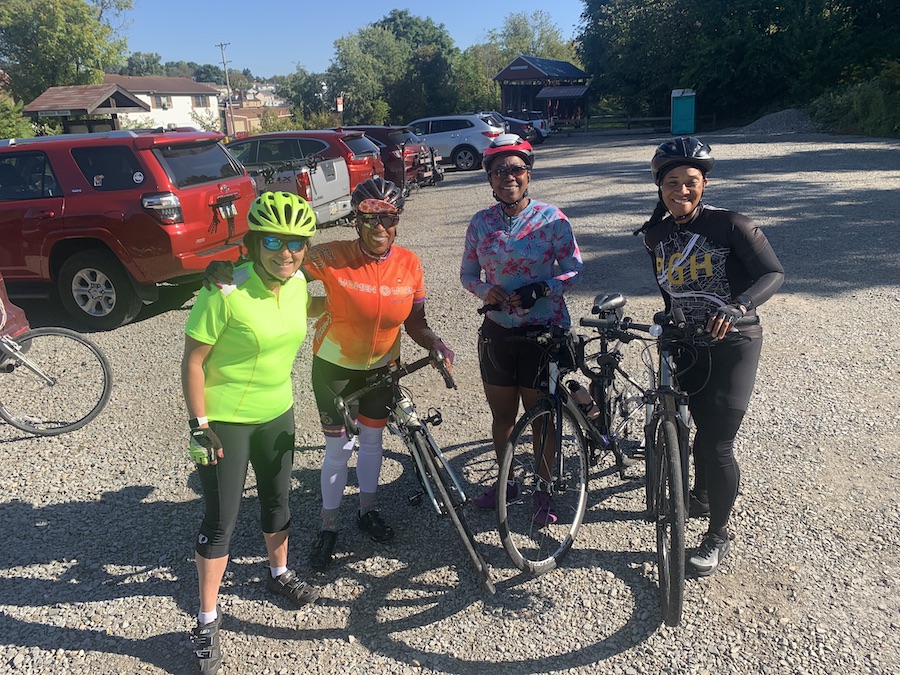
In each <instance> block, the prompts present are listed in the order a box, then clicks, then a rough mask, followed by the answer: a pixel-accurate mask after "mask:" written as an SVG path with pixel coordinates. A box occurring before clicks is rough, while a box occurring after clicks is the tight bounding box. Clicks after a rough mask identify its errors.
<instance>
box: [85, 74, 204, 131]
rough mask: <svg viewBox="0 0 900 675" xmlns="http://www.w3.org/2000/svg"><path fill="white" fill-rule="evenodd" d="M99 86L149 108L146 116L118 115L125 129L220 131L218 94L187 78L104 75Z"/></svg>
mask: <svg viewBox="0 0 900 675" xmlns="http://www.w3.org/2000/svg"><path fill="white" fill-rule="evenodd" d="M103 82H104V84H115V85H118V86H119V87H121V88H122V89H125V90H127V91H128V92H129V93H131V94H132V95H133V96H134V97H136V98H137V99H139V100H141V101H143V102H144V103H146V104H147V105H149V106H150V111H149V112H148V113H146V114H133V113H129V114H128V115H120V117H121V118H122V119H123V121H125V120H126V119H127V122H126V123H127V125H128V126H134V125H139V126H142V127H167V126H169V125H173V126H176V127H197V128H204V129H210V128H211V127H212V128H215V129H216V130H221V129H222V122H221V114H220V112H219V92H218V91H217V90H216V88H215V87H213V86H211V85H209V84H204V83H202V82H195V81H194V80H191V79H190V78H187V77H147V76H134V75H104V76H103Z"/></svg>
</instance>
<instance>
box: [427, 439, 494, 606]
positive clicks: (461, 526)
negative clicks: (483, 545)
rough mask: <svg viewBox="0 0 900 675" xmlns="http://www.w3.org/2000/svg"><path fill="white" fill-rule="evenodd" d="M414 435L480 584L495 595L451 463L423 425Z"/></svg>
mask: <svg viewBox="0 0 900 675" xmlns="http://www.w3.org/2000/svg"><path fill="white" fill-rule="evenodd" d="M412 438H413V442H414V443H415V444H416V450H417V451H418V453H419V456H420V457H421V458H422V463H423V464H424V467H425V473H426V474H428V476H430V477H431V479H432V482H433V483H434V487H435V488H437V496H438V497H439V498H440V500H441V503H442V506H443V511H444V513H445V514H447V515H448V516H449V517H450V521H451V522H452V523H453V526H454V527H455V528H456V532H457V533H458V534H459V538H460V539H461V540H462V543H463V547H464V548H465V549H466V553H468V554H469V557H470V558H471V559H472V562H473V563H474V565H475V569H476V571H477V572H478V576H479V578H480V579H481V585H482V586H483V587H484V589H485V590H486V591H487V592H488V593H490V594H491V595H493V594H494V593H496V592H497V589H496V587H495V586H494V582H493V581H491V572H490V569H488V566H487V563H486V562H485V561H484V558H482V557H481V553H480V552H479V551H478V542H477V541H475V537H474V535H473V534H472V531H471V530H470V529H469V524H468V523H467V522H466V518H465V516H464V515H463V513H462V508H463V506H464V503H463V499H462V497H461V496H460V494H459V491H458V490H457V489H456V485H455V484H454V482H453V479H452V478H451V477H450V476H449V474H448V471H449V469H448V467H447V466H446V465H445V464H444V462H443V461H442V460H441V459H440V458H438V457H437V453H436V452H435V451H434V450H433V449H432V447H431V444H430V443H429V441H428V439H427V438H426V437H425V434H424V433H423V432H422V430H421V429H419V430H416V431H415V432H414V433H413V437H412Z"/></svg>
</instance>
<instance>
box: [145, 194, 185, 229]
mask: <svg viewBox="0 0 900 675" xmlns="http://www.w3.org/2000/svg"><path fill="white" fill-rule="evenodd" d="M141 204H142V205H143V207H144V208H145V209H147V212H148V213H150V214H151V215H152V216H153V217H154V218H156V219H157V220H158V221H159V222H161V223H163V224H164V225H178V224H179V223H183V222H184V216H182V214H181V200H180V199H178V197H177V196H176V195H174V194H172V193H171V192H158V193H156V194H149V195H144V196H143V197H141Z"/></svg>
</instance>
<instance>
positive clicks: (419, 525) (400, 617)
mask: <svg viewBox="0 0 900 675" xmlns="http://www.w3.org/2000/svg"><path fill="white" fill-rule="evenodd" d="M786 117H789V118H790V119H787V120H782V122H783V123H784V124H783V125H782V126H781V127H777V128H776V127H775V126H774V125H773V124H770V125H769V126H768V127H766V130H765V131H763V130H762V129H763V127H761V126H756V128H751V129H750V130H749V131H747V130H734V131H730V132H722V133H719V134H713V135H706V136H704V140H706V141H707V142H709V143H710V144H711V145H712V147H713V149H714V153H715V155H716V157H717V158H718V159H719V163H718V164H717V166H716V169H715V171H714V173H713V174H712V175H711V176H710V178H711V182H710V186H709V188H708V192H707V198H708V201H709V202H710V203H712V204H716V205H721V206H725V207H728V208H732V209H735V210H738V211H742V212H745V213H747V214H749V215H751V216H753V217H754V218H755V219H756V220H757V222H758V223H759V224H760V225H761V226H763V227H764V228H765V230H766V233H767V234H768V236H769V238H770V239H771V241H772V243H773V245H774V246H775V249H776V251H778V253H779V255H780V257H781V260H782V262H783V263H784V265H785V268H786V270H787V280H786V282H785V285H784V287H783V289H782V291H781V292H780V293H779V294H778V295H777V296H776V297H775V298H773V299H772V300H771V301H770V302H768V303H767V304H766V305H764V307H763V308H762V310H761V315H762V318H763V323H764V325H765V329H766V344H765V347H764V352H763V362H762V365H761V370H760V375H759V378H758V382H757V391H756V394H755V396H754V399H753V401H752V403H751V409H750V411H749V413H748V416H747V418H746V422H745V425H744V428H743V430H742V433H741V435H740V437H739V443H738V448H737V453H738V457H739V459H740V461H741V467H742V472H743V485H742V491H741V496H740V497H739V499H738V503H737V507H736V511H735V517H734V523H733V524H734V531H735V534H736V539H735V541H734V546H733V548H732V553H731V555H730V556H729V558H728V559H727V560H726V561H725V563H724V564H723V566H722V568H721V569H720V571H719V572H718V573H717V574H715V575H714V576H712V577H710V578H706V579H699V580H698V579H691V580H688V582H687V587H686V598H685V612H684V619H683V621H682V623H681V625H680V626H678V627H677V628H669V627H666V626H663V625H660V614H659V610H658V603H657V595H656V586H655V578H654V574H655V572H654V567H655V554H654V539H653V531H652V529H651V528H650V527H649V526H648V525H647V524H645V523H644V522H643V521H642V519H641V509H642V500H643V491H642V486H641V482H640V480H634V481H630V482H621V481H619V480H618V478H617V477H614V476H613V475H612V472H611V471H610V470H609V465H608V463H607V464H606V465H604V466H599V467H598V468H597V470H596V472H595V473H594V476H593V478H592V482H591V488H592V490H591V496H590V500H589V511H588V514H587V516H586V524H585V527H584V528H583V529H582V531H581V533H580V535H579V538H578V540H577V541H576V543H575V546H574V548H573V550H572V551H571V553H570V554H569V556H568V558H567V559H566V561H565V563H564V565H563V566H562V568H561V569H558V570H555V571H553V572H551V573H549V574H547V575H545V576H543V577H540V578H527V577H524V576H522V575H520V574H519V573H518V572H517V571H516V570H515V569H514V568H513V567H512V566H511V564H510V563H509V561H508V559H507V558H506V555H505V552H504V551H503V548H502V546H501V544H500V541H499V537H498V535H497V533H496V529H495V522H494V519H493V516H492V515H491V514H489V513H485V512H476V510H475V509H471V510H470V511H469V512H468V514H469V521H470V524H471V525H472V527H473V529H474V530H475V531H476V532H477V533H478V535H477V536H478V539H479V541H480V543H481V548H482V552H483V554H484V556H485V558H486V559H487V561H488V562H489V564H490V565H491V567H492V570H493V575H494V578H495V580H496V582H497V586H498V592H497V594H496V595H495V596H493V597H487V596H485V595H484V594H483V593H482V591H481V590H480V587H479V585H478V583H477V579H476V576H475V574H474V573H473V571H472V569H471V566H470V564H469V563H468V560H467V558H466V557H465V554H464V552H463V550H462V547H461V545H460V543H459V541H458V540H457V538H456V535H455V533H454V532H453V530H452V528H451V525H450V524H449V523H448V522H446V521H444V520H437V519H436V518H435V516H434V514H433V513H432V512H431V511H429V510H428V509H427V508H426V507H425V506H420V507H416V506H411V505H409V504H408V503H407V499H406V498H407V496H408V495H409V494H410V493H411V492H412V491H413V487H414V478H413V477H412V475H411V469H410V468H409V464H408V457H406V455H405V453H404V452H403V451H402V449H401V446H400V445H399V444H398V443H397V442H396V439H394V438H389V439H388V441H387V446H388V449H387V452H386V460H385V464H384V470H383V476H382V480H383V486H382V489H381V492H380V495H381V503H382V510H383V513H384V515H385V517H386V519H387V520H388V521H389V522H390V523H392V524H393V526H394V527H395V529H396V530H397V532H398V535H397V538H396V540H395V541H394V542H393V543H391V544H390V545H387V546H379V545H376V544H374V543H372V542H370V541H368V540H366V539H364V538H363V537H362V536H361V534H360V532H359V531H358V530H357V529H356V527H355V525H354V524H353V520H352V514H353V510H354V508H355V505H356V497H355V495H349V496H348V498H347V499H346V500H345V503H344V513H343V516H344V518H343V525H342V529H341V532H340V538H339V540H338V549H337V553H338V559H337V563H336V564H335V565H334V569H333V571H330V572H329V573H328V574H326V575H324V576H323V577H321V578H320V579H319V582H320V583H321V584H322V585H323V588H324V590H323V597H322V599H321V600H320V602H319V603H318V604H317V605H315V606H313V607H308V608H305V609H303V610H300V611H290V610H289V609H288V608H287V607H286V606H285V605H284V604H282V603H281V602H279V601H278V600H273V599H271V598H270V597H269V596H267V594H266V592H265V590H264V589H263V588H262V585H261V583H260V578H261V575H262V574H264V573H265V572H266V570H265V557H264V547H263V545H262V540H261V537H260V536H259V530H258V513H257V510H256V505H255V484H254V480H253V478H252V475H251V477H250V478H248V482H247V488H246V493H245V497H246V501H247V503H246V505H245V508H244V510H243V513H242V519H241V521H240V523H239V525H238V529H237V531H236V533H235V538H234V544H233V550H234V553H235V557H234V559H233V561H232V563H231V564H230V566H229V572H228V577H227V580H226V585H225V587H224V588H223V593H222V599H221V606H222V609H223V611H224V615H225V616H224V623H223V633H222V635H223V638H222V639H223V649H224V654H225V667H224V669H223V672H226V673H266V674H275V673H277V674H282V673H299V672H305V673H329V674H331V673H460V674H472V675H475V674H480V673H488V672H490V673H494V674H496V675H499V674H507V673H508V674H511V675H512V674H515V675H520V674H522V673H625V674H642V673H653V674H657V673H668V674H674V673H698V674H699V673H796V674H801V673H802V674H817V673H848V674H849V673H897V672H900V644H898V643H900V638H898V635H900V602H898V595H900V588H898V585H900V582H898V574H900V560H898V551H900V547H898V531H900V506H898V503H900V500H898V469H897V466H898V465H900V441H898V438H900V429H898V426H900V425H898V417H897V409H898V404H900V394H898V380H900V361H898V356H897V347H898V345H897V338H896V323H897V322H896V317H897V315H898V313H900V269H898V262H897V254H896V252H897V251H898V250H900V234H898V229H897V221H898V216H900V196H898V195H900V173H898V171H897V168H898V164H897V156H898V151H900V142H898V141H896V140H883V139H867V138H857V137H839V136H828V135H824V134H814V133H806V132H805V130H806V127H802V128H797V127H796V126H791V125H792V124H795V123H796V120H797V118H796V115H793V114H791V115H790V116H786ZM791 120H793V121H791ZM801 121H802V120H801ZM770 122H771V120H770ZM761 123H762V121H760V123H757V125H759V124H761ZM788 123H789V124H788ZM660 140H662V139H661V138H658V137H656V136H650V135H644V136H630V137H623V136H615V137H612V136H589V137H587V138H582V139H580V140H579V139H574V138H568V139H550V140H549V142H548V143H546V144H545V145H543V146H541V147H540V148H538V150H537V169H536V170H535V174H534V178H533V182H532V195H533V196H534V197H536V198H539V199H543V200H546V201H549V202H551V203H554V204H556V205H558V206H560V207H561V208H562V209H563V210H564V211H565V212H566V213H567V214H568V215H569V216H570V218H571V220H572V222H573V225H574V228H575V232H576V235H577V237H578V240H579V244H580V246H581V249H582V253H583V255H584V259H585V274H584V279H583V281H582V282H581V284H580V286H579V287H578V289H577V290H576V292H574V293H573V294H572V296H571V298H570V307H571V310H572V313H573V315H574V316H575V317H578V316H581V315H584V314H587V313H588V311H589V308H590V304H591V299H592V298H593V296H594V295H595V294H597V293H599V292H606V291H621V292H623V293H624V294H626V296H627V297H628V308H627V309H628V311H629V313H630V314H631V315H632V316H634V317H635V318H640V319H647V318H648V317H650V316H651V314H652V312H653V311H654V310H656V309H658V307H659V305H660V299H659V296H658V292H657V290H656V289H655V285H654V282H653V280H652V278H651V277H650V275H649V274H648V270H647V267H648V263H647V260H646V257H645V255H646V254H645V253H644V252H643V250H642V248H641V245H640V242H639V241H638V240H637V239H636V238H634V237H632V236H631V234H630V232H631V230H632V229H633V228H635V227H638V226H639V225H640V224H641V223H642V222H643V221H644V220H645V219H646V217H647V216H648V215H649V213H650V211H651V210H652V208H653V205H654V199H655V194H654V190H653V187H652V185H651V183H650V174H649V170H648V161H649V157H650V155H651V153H652V150H653V148H654V147H655V145H656V144H657V143H658V142H660ZM490 201H491V197H490V193H489V191H488V187H487V184H486V182H485V180H484V176H483V173H481V172H472V173H456V172H448V173H447V177H446V180H445V181H444V182H443V183H442V184H440V185H439V186H437V187H432V188H426V189H424V190H421V191H419V192H416V193H415V194H414V195H413V198H412V199H411V201H410V202H409V206H408V208H407V211H406V213H405V215H404V220H403V223H402V224H401V228H400V239H399V243H401V244H402V245H404V246H408V247H410V248H412V249H413V250H415V251H417V252H418V253H419V255H420V256H421V257H422V259H423V262H424V264H425V269H426V275H427V281H428V286H429V301H428V314H429V317H430V320H431V323H432V325H433V326H434V327H435V328H436V329H437V330H438V331H439V333H440V334H441V335H443V336H444V338H445V339H446V341H447V342H448V343H449V344H450V345H451V346H452V347H453V348H454V349H455V350H456V352H457V356H458V360H457V364H456V368H455V374H456V377H457V381H458V383H459V390H458V391H451V392H448V391H447V390H446V389H444V388H443V384H442V382H441V381H440V378H439V377H438V376H437V375H436V373H433V372H431V371H430V369H426V371H422V372H421V373H419V374H417V375H416V376H414V378H410V382H411V386H412V389H413V392H414V395H415V397H416V398H417V400H418V401H419V405H420V406H439V407H441V408H442V410H443V415H444V420H445V422H444V424H443V425H442V426H440V427H438V428H437V429H436V430H435V432H434V433H435V436H436V438H437V439H438V441H439V442H440V443H441V444H443V445H444V446H445V448H447V450H448V453H449V455H450V456H451V457H452V460H453V463H454V465H455V466H456V467H457V468H458V469H459V471H460V473H462V475H463V476H464V477H465V479H466V480H467V481H468V483H469V484H471V485H472V489H473V492H474V493H477V492H478V491H479V490H480V489H481V487H482V486H486V485H488V484H489V483H490V482H491V481H492V480H493V478H494V473H495V469H494V465H493V461H492V459H491V453H490V451H489V440H488V433H489V417H488V413H487V410H486V404H485V401H484V398H483V392H482V391H481V387H480V381H479V377H478V364H477V359H476V354H475V329H476V327H477V325H478V323H479V318H478V317H477V316H476V313H475V310H476V308H477V307H478V304H479V303H478V301H477V300H476V299H475V298H474V297H472V296H470V295H468V294H467V293H465V292H464V291H463V290H462V289H461V288H460V285H459V281H458V264H459V258H460V254H461V251H462V245H463V235H464V231H465V226H466V223H467V221H468V217H469V216H470V215H471V214H472V213H473V212H474V211H475V210H476V209H478V208H481V207H483V206H484V205H487V204H488V203H490ZM350 235H351V232H350V230H349V229H348V228H332V229H329V230H325V231H323V232H322V233H321V234H320V235H319V236H320V237H321V238H322V239H324V238H334V237H349V236H350ZM189 303H190V292H188V291H185V290H184V289H170V290H168V291H167V292H166V293H165V297H164V299H163V300H162V301H161V302H160V303H158V304H157V305H155V306H153V307H149V308H146V310H145V313H144V314H143V315H142V316H141V317H140V318H139V320H138V321H136V322H135V323H133V324H131V325H129V326H125V327H123V328H120V329H118V330H115V331H110V332H107V333H97V334H94V336H93V337H94V338H95V339H96V341H97V342H98V343H99V344H100V345H102V347H103V348H104V349H105V350H106V352H107V354H108V356H109V358H110V360H111V362H112V364H113V367H114V368H115V373H116V377H117V381H116V387H115V391H114V393H113V398H112V400H111V401H110V404H109V406H108V408H107V409H106V410H105V411H104V413H103V414H102V415H101V417H100V418H98V419H97V420H95V421H94V422H93V423H92V424H90V425H89V426H87V427H86V428H84V429H81V430H79V431H76V432H74V433H71V434H68V435H64V436H61V437H57V438H50V439H40V438H30V437H27V436H23V435H22V434H20V433H19V432H17V431H16V430H15V429H12V428H10V427H8V426H0V453H2V457H3V461H2V463H0V480H2V485H3V494H2V496H0V534H2V541H3V542H4V545H3V547H2V550H0V589H2V592H0V672H12V673H41V674H43V673H69V672H79V673H88V674H91V675H94V674H101V673H102V674H106V673H138V672H140V673H183V672H190V667H191V658H190V653H189V641H188V639H187V632H188V630H189V629H190V628H191V626H192V625H193V621H194V618H193V617H194V614H195V612H196V602H197V601H196V594H197V589H196V577H195V570H194V566H193V560H192V549H191V542H192V540H193V537H194V535H195V532H196V528H197V526H198V524H199V520H200V514H201V500H200V496H199V492H198V490H199V485H198V482H197V480H196V477H195V475H194V474H193V472H192V471H191V466H190V464H189V462H188V460H187V457H186V452H185V446H186V424H185V412H184V407H183V403H182V399H181V393H180V383H179V361H180V356H181V349H182V329H183V326H184V322H185V319H186V317H187V307H188V305H189ZM25 308H26V310H27V311H28V313H29V317H30V318H31V320H32V323H33V324H34V325H52V324H59V323H63V324H65V320H64V319H63V318H62V317H61V315H60V313H59V311H58V310H55V309H54V308H52V307H50V306H45V305H44V304H41V303H27V304H25ZM405 353H406V354H407V355H408V356H410V357H411V356H413V355H415V354H416V353H417V351H416V349H415V348H414V346H413V345H407V349H406V351H405ZM309 368H310V352H309V348H308V346H305V347H304V349H303V350H302V357H301V358H300V359H299V360H298V363H297V365H296V373H295V378H294V381H295V387H296V393H297V400H298V403H297V407H296V413H297V423H298V436H297V453H296V457H295V462H294V465H295V472H294V491H293V497H292V508H293V513H294V521H293V536H292V540H291V561H292V564H293V565H295V566H296V567H297V569H298V570H300V571H301V572H302V573H304V574H306V573H307V568H306V552H307V550H308V548H309V546H310V545H311V543H312V540H313V537H314V530H315V527H316V523H317V510H318V500H317V496H316V495H317V492H318V467H319V465H320V462H321V459H322V447H321V442H320V433H319V431H318V429H317V424H316V422H315V415H314V411H313V408H312V406H311V400H312V395H311V391H310V386H309ZM353 481H354V476H353V474H352V472H351V482H353ZM351 491H355V488H352V489H351ZM702 531H703V522H693V521H692V522H691V523H689V541H690V542H691V544H692V545H693V544H695V543H697V542H698V541H699V538H700V535H701V533H702Z"/></svg>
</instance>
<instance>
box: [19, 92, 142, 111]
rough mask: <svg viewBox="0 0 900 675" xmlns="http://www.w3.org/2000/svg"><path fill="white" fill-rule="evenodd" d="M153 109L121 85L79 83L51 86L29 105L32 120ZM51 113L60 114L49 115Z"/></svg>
mask: <svg viewBox="0 0 900 675" xmlns="http://www.w3.org/2000/svg"><path fill="white" fill-rule="evenodd" d="M149 111H150V106H149V105H147V104H146V103H144V102H143V101H141V100H140V99H139V98H136V97H135V96H134V95H133V94H132V93H130V92H128V91H126V90H125V89H123V88H122V87H120V86H119V85H117V84H78V85H72V86H68V87H50V88H49V89H48V90H47V91H45V92H44V93H43V94H41V95H40V96H38V97H37V98H36V99H34V100H33V101H32V102H31V103H29V104H28V105H26V106H25V107H24V108H23V109H22V112H23V113H24V114H25V115H28V116H29V117H39V116H42V114H43V116H48V117H49V116H53V117H67V116H69V115H94V114H103V113H116V112H121V113H127V112H133V113H140V112H149ZM47 113H56V114H55V115H48V114H47Z"/></svg>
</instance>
